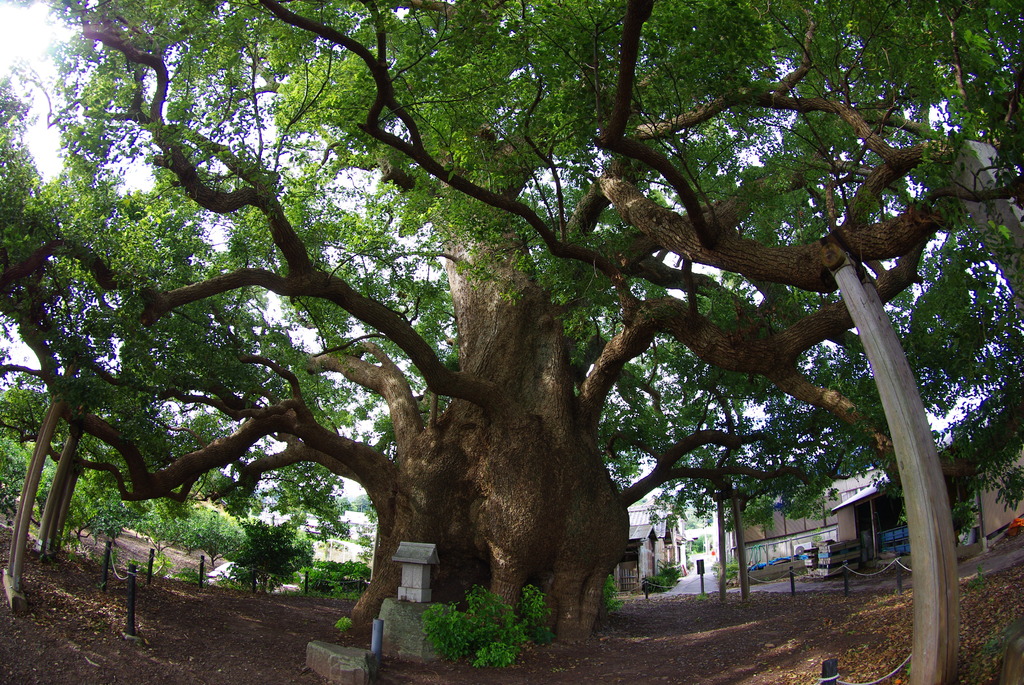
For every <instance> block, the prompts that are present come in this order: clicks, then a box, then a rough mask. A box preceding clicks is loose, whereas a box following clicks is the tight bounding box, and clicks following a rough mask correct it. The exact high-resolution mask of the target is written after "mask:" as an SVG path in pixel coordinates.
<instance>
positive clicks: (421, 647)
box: [380, 597, 438, 662]
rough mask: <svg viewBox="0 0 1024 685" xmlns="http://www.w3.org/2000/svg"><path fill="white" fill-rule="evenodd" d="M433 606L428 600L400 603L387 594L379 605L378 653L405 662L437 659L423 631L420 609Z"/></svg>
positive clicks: (421, 610)
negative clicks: (380, 631)
mask: <svg viewBox="0 0 1024 685" xmlns="http://www.w3.org/2000/svg"><path fill="white" fill-rule="evenodd" d="M431 606H433V605H432V604H430V603H428V602H400V601H398V600H397V599H395V598H394V597H388V598H387V599H385V600H384V603H383V604H382V605H381V607H380V619H381V620H383V621H384V636H383V640H382V644H381V652H382V653H383V655H384V656H386V657H391V658H395V659H406V660H408V661H419V662H427V661H436V660H437V659H438V655H437V652H435V651H434V646H433V645H432V644H430V640H428V639H427V635H426V633H424V632H423V612H424V611H426V610H427V609H428V608H429V607H431Z"/></svg>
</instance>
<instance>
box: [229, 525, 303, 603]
mask: <svg viewBox="0 0 1024 685" xmlns="http://www.w3.org/2000/svg"><path fill="white" fill-rule="evenodd" d="M242 530H243V531H244V532H245V539H244V540H243V541H242V545H241V547H240V549H239V550H238V554H236V555H235V558H234V559H233V561H234V562H235V563H234V566H232V567H231V572H230V574H231V577H232V578H233V579H234V580H236V581H238V582H245V581H246V580H247V579H251V574H252V573H253V572H254V571H255V573H256V584H257V585H258V586H259V587H260V588H262V589H264V590H266V591H270V590H272V589H274V588H275V587H278V586H280V585H281V584H283V583H284V582H285V581H286V580H288V579H289V578H290V577H291V575H292V573H294V572H295V571H296V570H298V569H299V568H300V567H301V566H303V565H306V564H309V563H310V562H311V561H312V560H313V543H312V541H311V540H309V539H308V538H306V537H305V536H304V535H302V534H300V533H299V532H298V531H296V530H293V529H291V528H288V527H286V526H271V525H268V524H266V523H262V522H260V521H247V522H244V523H242Z"/></svg>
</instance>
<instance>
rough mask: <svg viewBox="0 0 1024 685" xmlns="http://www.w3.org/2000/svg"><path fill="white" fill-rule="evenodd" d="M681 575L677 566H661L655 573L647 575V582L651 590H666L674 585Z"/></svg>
mask: <svg viewBox="0 0 1024 685" xmlns="http://www.w3.org/2000/svg"><path fill="white" fill-rule="evenodd" d="M682 575H683V572H682V569H680V568H679V567H678V566H662V567H661V568H660V569H658V572H657V573H656V574H655V575H653V576H648V577H647V583H648V586H649V587H650V590H651V592H666V591H667V590H670V589H672V588H674V587H675V586H676V583H678V582H679V578H680V577H681V576H682Z"/></svg>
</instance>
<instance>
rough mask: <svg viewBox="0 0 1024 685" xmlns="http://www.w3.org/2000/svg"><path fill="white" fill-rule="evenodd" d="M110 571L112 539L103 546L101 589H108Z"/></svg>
mask: <svg viewBox="0 0 1024 685" xmlns="http://www.w3.org/2000/svg"><path fill="white" fill-rule="evenodd" d="M108 573H110V540H107V544H106V546H105V547H104V548H103V575H102V576H100V589H101V590H103V591H104V592H106V591H107V574H108Z"/></svg>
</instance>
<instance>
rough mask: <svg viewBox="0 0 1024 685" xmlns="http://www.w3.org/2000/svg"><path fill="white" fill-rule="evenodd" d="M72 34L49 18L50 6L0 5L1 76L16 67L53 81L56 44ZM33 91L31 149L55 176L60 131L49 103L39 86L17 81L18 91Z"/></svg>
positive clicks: (41, 166)
mask: <svg viewBox="0 0 1024 685" xmlns="http://www.w3.org/2000/svg"><path fill="white" fill-rule="evenodd" d="M67 35H68V33H67V31H66V30H65V29H63V28H60V27H57V26H55V25H54V24H53V23H52V22H51V21H50V20H49V18H48V17H47V10H46V7H44V6H43V5H32V6H31V7H12V6H10V5H6V4H0V75H8V74H10V73H11V70H12V69H14V68H16V67H22V68H26V69H28V70H30V72H32V73H34V74H35V76H36V78H37V79H38V80H40V81H41V82H42V83H44V84H45V83H50V82H52V81H53V78H54V70H53V68H52V66H51V65H50V64H49V53H50V50H51V49H52V47H53V46H54V45H55V44H56V43H57V42H59V41H60V40H61V39H62V38H63V37H66V36H67ZM26 90H29V91H30V95H29V97H30V98H31V105H32V113H31V115H30V116H31V119H32V121H31V122H30V127H29V131H28V136H27V142H28V146H29V149H30V150H31V151H32V155H33V157H35V160H36V166H37V167H38V168H39V171H40V172H41V173H42V174H43V176H45V177H47V178H52V177H53V176H55V175H56V174H57V173H58V172H59V171H60V166H61V162H60V134H59V133H58V132H57V129H56V128H47V126H46V115H47V112H48V104H47V100H46V97H45V95H44V94H43V93H42V92H41V91H40V90H39V88H38V87H31V86H28V85H27V84H25V83H24V82H22V81H21V80H20V79H17V80H16V86H15V92H16V93H17V94H18V95H19V96H21V97H25V96H26V95H28V93H26Z"/></svg>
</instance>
